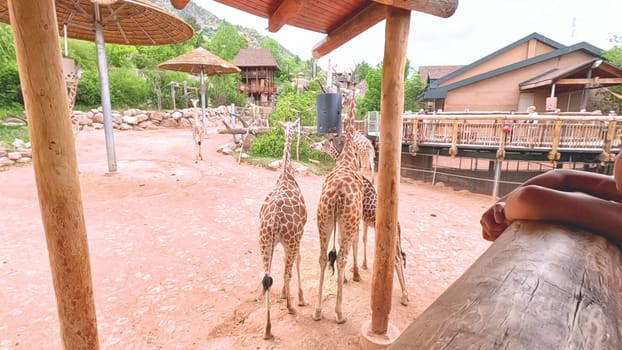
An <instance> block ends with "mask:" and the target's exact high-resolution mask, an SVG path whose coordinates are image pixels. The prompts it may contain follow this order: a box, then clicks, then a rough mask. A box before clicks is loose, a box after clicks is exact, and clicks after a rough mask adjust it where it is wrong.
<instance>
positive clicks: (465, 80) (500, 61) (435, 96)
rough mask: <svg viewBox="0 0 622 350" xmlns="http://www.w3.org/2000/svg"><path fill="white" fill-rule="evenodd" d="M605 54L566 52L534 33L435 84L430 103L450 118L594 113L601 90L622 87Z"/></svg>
mask: <svg viewBox="0 0 622 350" xmlns="http://www.w3.org/2000/svg"><path fill="white" fill-rule="evenodd" d="M601 53H602V50H601V49H599V48H597V47H595V46H593V45H590V44H588V43H586V42H580V43H577V44H574V45H571V46H565V45H562V44H560V43H558V42H556V41H554V40H551V39H549V38H547V37H545V36H543V35H540V34H538V33H532V34H530V35H528V36H526V37H524V38H522V39H520V40H517V41H515V42H513V43H511V44H510V45H508V46H506V47H504V48H502V49H500V50H497V51H495V52H493V53H492V54H490V55H487V56H485V57H483V58H481V59H479V60H477V61H475V62H473V63H471V64H469V65H466V66H463V67H461V68H458V69H456V70H454V71H452V72H451V73H448V74H446V75H444V76H443V77H441V78H438V79H429V84H428V87H427V89H426V91H425V92H424V100H425V101H426V102H428V104H429V105H430V106H431V107H433V109H434V110H439V109H440V110H443V111H445V112H464V111H470V112H476V111H478V112H480V111H518V112H525V111H526V110H527V108H528V107H529V106H535V107H536V110H537V111H554V110H559V111H561V112H578V111H581V110H582V109H585V110H589V109H590V103H589V102H590V101H593V100H594V95H595V92H596V91H597V90H598V89H599V88H603V87H607V86H615V85H620V84H622V70H621V69H620V68H618V67H615V66H613V65H611V64H609V63H607V62H606V61H605V60H604V59H603V58H602V57H601ZM429 68H430V67H427V69H428V70H429ZM420 74H421V73H420ZM547 102H548V103H547Z"/></svg>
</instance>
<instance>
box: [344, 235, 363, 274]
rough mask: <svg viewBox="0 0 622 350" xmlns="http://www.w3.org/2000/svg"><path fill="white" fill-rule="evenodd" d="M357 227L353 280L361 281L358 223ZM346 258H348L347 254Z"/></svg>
mask: <svg viewBox="0 0 622 350" xmlns="http://www.w3.org/2000/svg"><path fill="white" fill-rule="evenodd" d="M356 227H357V230H356V231H355V233H354V235H353V237H352V280H353V281H354V282H359V281H360V280H361V275H360V273H359V264H358V255H359V254H358V252H359V249H358V246H359V230H358V225H357V226H356ZM346 259H347V255H346Z"/></svg>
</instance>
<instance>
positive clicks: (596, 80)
mask: <svg viewBox="0 0 622 350" xmlns="http://www.w3.org/2000/svg"><path fill="white" fill-rule="evenodd" d="M555 84H558V85H599V84H608V85H616V84H622V78H599V77H595V78H590V79H587V78H577V79H560V80H558V81H556V82H555Z"/></svg>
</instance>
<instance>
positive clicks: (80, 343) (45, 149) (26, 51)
mask: <svg viewBox="0 0 622 350" xmlns="http://www.w3.org/2000/svg"><path fill="white" fill-rule="evenodd" d="M54 3H55V2H54V1H53V0H9V1H8V7H9V14H10V19H11V24H12V27H13V36H14V40H15V53H16V57H17V62H18V66H19V76H20V83H21V86H22V90H23V93H24V104H25V107H26V115H27V117H28V129H29V133H30V141H31V143H32V155H33V167H34V171H35V179H36V183H37V193H38V196H39V206H40V208H41V219H42V222H43V228H44V231H45V238H46V241H47V248H48V254H49V259H50V267H51V272H52V281H53V284H54V291H55V294H56V304H57V308H58V317H59V323H60V331H61V337H62V344H63V347H64V349H71V350H73V349H89V350H91V349H95V350H96V349H99V343H98V336H97V320H96V317H95V303H94V299H93V285H92V281H91V267H90V263H89V251H88V242H87V237H86V225H85V223H84V214H83V209H82V196H81V193H80V182H79V179H78V168H77V161H76V150H75V146H74V139H73V132H72V129H71V122H70V118H69V116H68V115H67V114H68V113H69V111H68V109H67V90H66V89H65V82H64V80H63V74H62V68H61V52H60V45H59V44H58V25H57V23H56V8H55V6H54Z"/></svg>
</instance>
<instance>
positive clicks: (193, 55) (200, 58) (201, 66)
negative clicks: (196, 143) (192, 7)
mask: <svg viewBox="0 0 622 350" xmlns="http://www.w3.org/2000/svg"><path fill="white" fill-rule="evenodd" d="M158 68H160V69H166V70H173V71H178V72H187V73H192V74H197V73H198V74H199V75H200V78H201V89H200V91H201V115H202V116H203V128H204V129H205V127H206V124H207V123H206V120H205V75H207V76H211V75H219V74H230V73H239V72H240V68H238V67H237V66H235V65H234V64H232V63H229V62H227V61H225V60H224V59H222V58H220V57H218V56H216V55H214V54H213V53H211V52H209V51H207V50H205V49H204V48H202V47H198V48H196V49H194V50H192V51H190V52H186V53H185V54H182V55H179V56H177V57H173V58H171V59H170V60H168V61H165V62H162V63H160V64H159V65H158Z"/></svg>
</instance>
